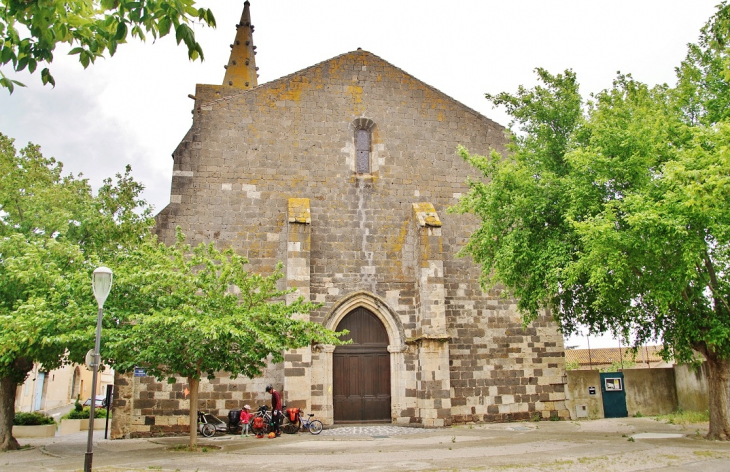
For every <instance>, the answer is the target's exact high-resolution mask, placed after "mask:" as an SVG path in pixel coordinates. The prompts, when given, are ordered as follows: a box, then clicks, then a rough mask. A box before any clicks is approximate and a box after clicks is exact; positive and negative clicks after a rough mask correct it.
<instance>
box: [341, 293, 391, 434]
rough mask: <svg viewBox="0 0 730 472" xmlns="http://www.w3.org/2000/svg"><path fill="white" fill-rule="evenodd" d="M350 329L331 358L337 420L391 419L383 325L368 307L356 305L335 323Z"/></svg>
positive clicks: (388, 368)
mask: <svg viewBox="0 0 730 472" xmlns="http://www.w3.org/2000/svg"><path fill="white" fill-rule="evenodd" d="M343 329H347V330H349V331H350V334H348V335H347V336H346V337H345V338H344V339H352V344H347V345H345V346H337V347H336V348H335V352H334V358H333V373H332V377H333V379H332V380H333V391H332V394H333V398H332V400H333V405H332V406H333V408H334V420H335V422H336V423H366V422H380V421H383V422H390V421H391V412H390V354H389V353H388V333H387V331H386V330H385V326H383V323H381V322H380V320H379V319H378V317H377V316H375V315H374V314H373V313H372V312H371V311H370V310H368V309H366V308H362V307H359V308H355V309H354V310H352V311H351V312H350V313H348V314H347V315H346V316H345V317H344V318H342V321H340V323H339V324H338V325H337V331H342V330H343Z"/></svg>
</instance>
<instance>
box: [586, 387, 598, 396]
mask: <svg viewBox="0 0 730 472" xmlns="http://www.w3.org/2000/svg"><path fill="white" fill-rule="evenodd" d="M595 394H596V387H588V395H595Z"/></svg>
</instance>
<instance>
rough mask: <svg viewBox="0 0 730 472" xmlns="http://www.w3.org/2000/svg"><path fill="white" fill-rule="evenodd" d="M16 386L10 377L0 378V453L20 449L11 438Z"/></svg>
mask: <svg viewBox="0 0 730 472" xmlns="http://www.w3.org/2000/svg"><path fill="white" fill-rule="evenodd" d="M17 389H18V384H17V383H16V382H15V381H14V380H13V379H12V378H10V377H2V378H0V451H12V450H15V449H20V444H18V441H17V440H16V439H15V438H14V437H13V418H14V417H15V392H16V391H17Z"/></svg>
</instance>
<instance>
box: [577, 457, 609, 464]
mask: <svg viewBox="0 0 730 472" xmlns="http://www.w3.org/2000/svg"><path fill="white" fill-rule="evenodd" d="M607 460H608V457H607V456H595V457H579V458H578V462H580V463H581V464H590V463H591V462H596V461H607Z"/></svg>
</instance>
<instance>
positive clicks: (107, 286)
mask: <svg viewBox="0 0 730 472" xmlns="http://www.w3.org/2000/svg"><path fill="white" fill-rule="evenodd" d="M91 288H92V289H93V290H94V297H95V298H96V303H98V304H99V314H98V316H97V317H96V342H95V344H94V363H93V372H94V375H93V377H92V380H91V407H90V411H89V436H88V439H87V440H86V455H85V456H84V472H91V461H92V458H93V457H94V453H93V452H92V448H93V444H94V413H95V411H96V377H97V374H98V372H99V343H100V341H101V318H102V316H103V314H104V302H105V301H106V297H108V296H109V291H110V290H111V288H112V270H111V269H110V268H108V267H99V268H98V269H96V270H95V271H94V273H93V274H92V275H91Z"/></svg>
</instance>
